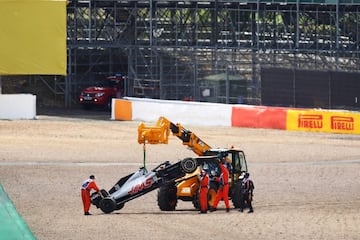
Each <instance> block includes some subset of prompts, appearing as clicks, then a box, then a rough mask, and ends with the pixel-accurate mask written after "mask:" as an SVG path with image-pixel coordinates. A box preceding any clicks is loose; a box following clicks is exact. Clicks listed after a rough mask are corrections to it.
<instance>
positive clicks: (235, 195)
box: [231, 182, 242, 208]
mask: <svg viewBox="0 0 360 240" xmlns="http://www.w3.org/2000/svg"><path fill="white" fill-rule="evenodd" d="M241 198H242V196H241V182H238V183H236V184H235V185H234V187H233V189H232V198H231V200H232V202H233V204H234V207H235V208H240V206H241V200H242V199H241Z"/></svg>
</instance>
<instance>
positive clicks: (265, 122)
mask: <svg viewBox="0 0 360 240" xmlns="http://www.w3.org/2000/svg"><path fill="white" fill-rule="evenodd" d="M113 101H114V102H113V109H112V119H113V120H127V121H129V120H138V121H148V122H156V121H157V119H158V118H159V117H160V116H164V117H166V118H168V119H170V120H171V121H173V122H179V123H181V124H183V125H201V126H232V127H248V128H271V129H282V130H296V131H312V132H313V131H316V132H330V133H348V134H360V113H357V112H346V111H328V110H314V109H293V108H280V107H263V106H249V105H230V104H217V103H201V102H183V101H167V100H153V99H142V98H126V99H115V100H113Z"/></svg>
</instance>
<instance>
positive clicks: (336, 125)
mask: <svg viewBox="0 0 360 240" xmlns="http://www.w3.org/2000/svg"><path fill="white" fill-rule="evenodd" d="M330 121H331V129H334V130H347V131H353V130H354V129H355V124H354V122H355V121H354V118H353V117H344V116H331V119H330Z"/></svg>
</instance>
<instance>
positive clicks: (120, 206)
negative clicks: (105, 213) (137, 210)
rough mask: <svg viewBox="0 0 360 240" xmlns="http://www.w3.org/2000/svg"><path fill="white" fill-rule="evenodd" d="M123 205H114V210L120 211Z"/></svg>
mask: <svg viewBox="0 0 360 240" xmlns="http://www.w3.org/2000/svg"><path fill="white" fill-rule="evenodd" d="M124 205H125V204H124V203H122V204H119V205H116V207H115V209H116V210H120V209H122V208H123V207H124Z"/></svg>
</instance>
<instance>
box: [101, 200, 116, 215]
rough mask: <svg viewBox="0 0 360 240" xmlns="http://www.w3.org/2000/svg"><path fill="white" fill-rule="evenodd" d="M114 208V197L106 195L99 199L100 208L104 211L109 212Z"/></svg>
mask: <svg viewBox="0 0 360 240" xmlns="http://www.w3.org/2000/svg"><path fill="white" fill-rule="evenodd" d="M115 208H116V202H115V200H114V199H112V198H109V197H106V198H104V199H102V200H101V201H100V209H101V210H102V211H103V212H104V213H111V212H112V211H114V210H115Z"/></svg>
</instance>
